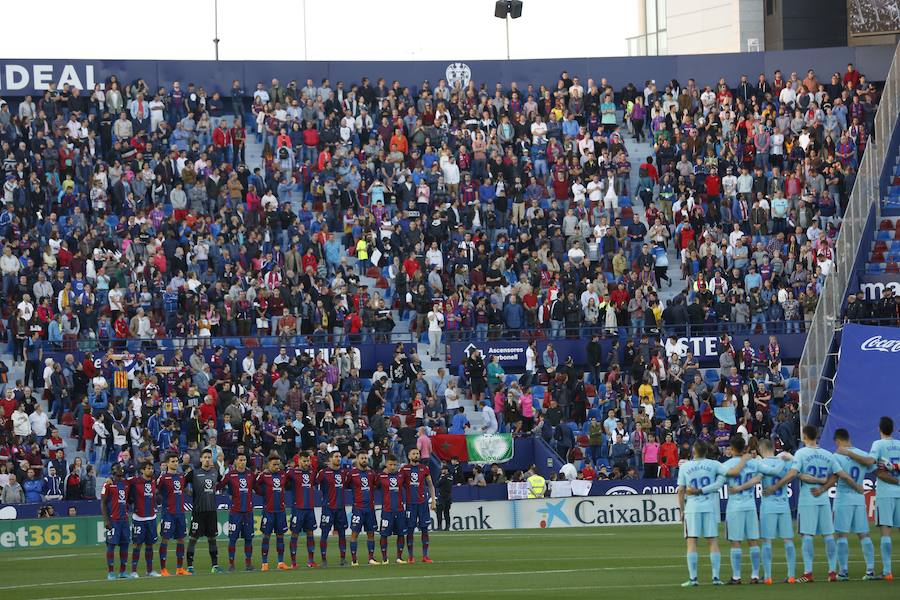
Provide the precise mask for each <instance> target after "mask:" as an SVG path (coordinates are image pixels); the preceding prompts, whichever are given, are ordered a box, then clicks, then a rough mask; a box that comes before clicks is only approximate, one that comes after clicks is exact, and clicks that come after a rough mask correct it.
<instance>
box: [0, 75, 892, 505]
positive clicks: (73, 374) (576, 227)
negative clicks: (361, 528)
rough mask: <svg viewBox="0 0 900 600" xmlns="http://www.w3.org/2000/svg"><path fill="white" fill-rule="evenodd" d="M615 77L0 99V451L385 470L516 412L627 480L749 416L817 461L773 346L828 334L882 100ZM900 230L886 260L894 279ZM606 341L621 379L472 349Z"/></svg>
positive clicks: (31, 465)
mask: <svg viewBox="0 0 900 600" xmlns="http://www.w3.org/2000/svg"><path fill="white" fill-rule="evenodd" d="M584 75H589V74H584ZM584 75H582V77H584ZM783 75H784V77H782V76H783ZM599 81H600V80H599V79H594V78H583V79H582V78H580V77H579V76H575V75H574V74H573V75H572V76H571V77H569V75H568V74H564V76H563V77H561V78H560V80H559V81H558V82H546V85H541V86H538V87H532V86H531V85H529V86H528V89H527V90H524V89H518V88H516V87H514V86H513V85H511V84H498V88H497V89H496V90H495V91H494V92H490V91H489V90H488V88H487V86H481V87H479V86H478V85H477V84H476V83H475V82H471V83H470V84H469V86H468V87H467V88H466V89H461V88H459V89H452V88H450V87H448V86H447V84H446V83H445V82H443V81H441V82H439V83H438V84H437V85H436V86H434V87H432V86H429V85H428V83H427V82H425V83H422V84H420V85H419V86H417V87H405V86H404V84H401V83H400V82H393V83H392V84H388V83H387V82H385V81H383V80H377V81H376V84H375V85H371V84H370V83H369V82H368V80H364V81H363V82H362V83H361V84H355V83H354V84H347V85H344V84H340V85H337V86H335V87H332V86H331V84H330V82H328V81H327V80H326V81H322V82H320V83H319V84H316V83H314V82H313V81H312V80H307V81H306V83H305V85H302V84H301V83H298V82H295V81H291V82H290V83H288V85H286V86H285V85H282V84H281V83H280V82H279V81H278V80H272V83H271V85H268V86H267V85H265V84H263V83H259V84H258V85H255V88H256V89H255V91H253V92H252V93H251V92H247V91H245V89H244V88H243V87H241V86H242V85H244V84H247V83H249V82H235V83H234V86H236V87H231V86H229V85H228V84H227V82H225V84H224V87H223V88H222V89H221V90H203V89H194V88H193V86H192V85H190V84H189V85H187V86H184V87H182V86H181V85H180V84H176V83H173V84H172V85H171V86H170V87H167V88H161V89H159V90H149V89H147V88H146V86H145V85H144V84H142V82H141V81H137V82H134V83H125V82H121V81H118V80H116V78H110V80H108V81H106V82H104V83H105V85H104V86H99V85H98V87H97V88H96V89H95V90H92V91H83V92H81V91H80V92H81V93H76V92H75V90H72V89H67V88H66V89H60V90H57V89H54V88H53V87H52V86H51V89H49V90H48V91H47V92H46V93H45V94H44V95H43V97H40V98H32V97H27V98H24V99H22V100H21V101H20V102H18V103H17V105H15V106H13V105H11V104H10V103H7V102H2V103H0V105H2V109H0V138H2V152H3V157H4V163H3V168H4V172H5V178H6V179H5V184H4V196H3V200H4V209H3V212H2V214H0V236H2V244H3V250H2V256H0V271H2V300H3V303H2V305H3V310H4V318H5V323H6V331H7V336H8V342H9V350H10V354H11V364H9V365H5V364H3V365H2V366H0V370H3V369H5V373H4V376H5V377H7V379H8V383H7V385H6V386H5V398H4V399H3V400H2V401H0V435H2V436H3V437H2V439H0V459H4V460H2V461H0V464H4V463H5V464H8V466H7V467H0V469H6V470H7V471H8V472H9V473H15V474H16V475H17V477H18V478H19V480H20V481H25V482H26V484H27V485H26V486H25V490H26V493H28V492H29V490H31V493H32V496H29V497H28V498H26V499H27V500H33V499H35V498H38V499H40V497H41V495H42V494H43V495H46V492H47V490H48V489H53V488H52V485H53V481H50V482H49V483H48V481H47V478H48V477H51V476H50V475H48V474H47V473H48V471H49V468H48V467H49V466H50V465H51V464H52V465H54V466H55V467H58V468H56V469H55V472H56V475H55V476H56V477H61V475H60V474H65V473H68V472H69V470H70V466H69V464H68V460H69V457H78V459H81V460H79V462H78V466H77V467H76V471H78V474H79V476H80V478H81V480H88V481H92V480H91V479H90V477H89V476H88V473H87V469H86V465H87V464H88V463H92V464H96V465H98V471H99V473H98V475H103V474H105V473H106V472H107V471H108V469H109V466H110V464H111V463H113V462H121V463H123V464H124V465H125V466H126V471H127V472H133V471H134V469H135V468H136V466H137V465H138V464H140V463H141V462H142V461H147V460H150V461H158V459H159V456H160V454H164V453H165V452H166V451H167V450H170V449H171V450H176V451H179V452H181V453H185V454H186V455H187V459H186V460H189V461H191V462H196V460H197V458H198V453H199V449H200V448H203V447H205V446H210V445H211V446H213V447H215V448H217V449H221V450H222V452H221V453H218V456H219V457H220V461H221V463H222V464H223V465H224V464H226V463H227V462H228V461H229V459H230V457H231V456H233V453H234V452H235V451H237V449H238V448H244V449H247V450H248V451H249V452H251V453H252V461H251V462H252V463H253V464H256V463H255V462H253V461H254V460H255V461H257V462H258V460H259V457H262V456H264V455H265V453H267V452H268V451H269V450H273V449H274V450H277V451H278V452H280V453H282V454H283V455H285V456H286V457H291V456H293V454H294V453H295V452H296V450H297V449H298V448H303V449H307V450H321V451H323V452H324V451H326V450H327V449H330V448H338V449H340V450H341V452H342V453H343V454H344V455H345V456H351V455H353V454H355V453H358V452H372V453H373V456H375V457H378V456H383V455H384V453H385V452H386V451H388V450H391V451H395V452H397V453H399V454H401V455H402V454H404V453H403V452H402V450H403V449H404V448H409V447H411V446H415V445H416V438H417V435H428V434H430V433H432V432H441V431H451V432H454V429H457V430H458V429H459V428H461V429H462V431H463V432H464V431H466V430H467V429H468V430H482V431H491V430H492V428H494V427H498V428H500V429H501V430H503V431H512V432H513V433H514V434H515V435H518V436H531V435H534V436H540V437H542V438H543V439H544V440H546V441H547V442H548V443H549V444H551V445H552V446H553V447H554V448H555V449H556V450H557V452H558V453H559V454H560V455H561V456H562V457H563V458H564V459H567V460H570V461H571V462H574V463H576V465H577V466H578V467H579V468H580V469H588V470H587V471H585V472H589V473H591V474H593V473H594V470H593V469H591V468H589V464H590V463H593V464H596V465H601V464H602V465H609V466H610V467H612V468H613V476H616V477H618V476H622V475H623V474H624V473H625V472H626V471H627V470H628V469H629V468H636V469H639V470H640V469H643V470H644V472H645V474H646V475H647V476H649V477H654V476H661V475H671V474H672V472H673V470H674V469H675V468H677V462H678V460H679V458H687V456H686V452H687V448H688V447H689V444H690V442H691V441H693V440H694V439H698V438H699V439H706V440H709V441H711V442H713V443H716V444H717V445H718V446H719V447H720V448H723V447H724V445H727V440H728V438H729V437H730V436H731V435H732V434H733V433H734V432H735V431H738V432H741V433H744V434H746V435H749V434H751V433H752V434H753V435H755V436H757V437H773V438H774V439H776V440H777V442H778V444H779V446H783V447H785V448H789V449H792V448H794V447H795V445H796V442H797V439H798V437H799V415H798V412H797V409H798V406H797V405H798V401H797V391H798V389H799V384H798V380H797V379H796V377H791V375H792V372H791V371H790V369H788V368H787V366H785V365H783V364H782V361H781V356H780V347H779V340H778V338H777V335H779V334H792V333H801V332H803V331H805V330H806V324H807V321H809V320H810V319H811V317H812V314H813V312H814V311H815V308H816V304H817V301H818V294H819V293H820V291H821V288H822V286H823V284H824V280H825V277H826V276H827V275H828V274H829V271H830V270H831V269H832V268H833V264H834V255H833V251H834V250H833V249H834V242H833V240H834V238H835V236H836V235H837V233H838V231H839V228H840V225H841V219H842V215H843V210H844V207H845V206H846V202H847V199H848V198H849V195H850V192H851V189H852V186H853V183H854V180H855V173H856V168H857V165H858V161H859V159H860V157H861V156H862V153H863V150H864V148H865V147H866V145H867V144H868V143H869V140H868V132H869V131H870V130H871V124H872V122H873V121H874V118H875V112H876V107H877V104H878V99H879V98H878V90H877V88H876V87H875V86H874V85H873V84H871V83H868V82H866V81H865V78H864V76H862V75H861V74H860V73H858V72H857V71H855V70H853V69H852V68H850V69H848V70H847V71H846V72H843V73H840V72H839V73H835V77H831V78H830V81H831V83H825V82H824V81H819V80H818V79H817V78H816V75H815V74H814V73H812V72H810V73H808V74H807V75H806V78H805V79H801V78H800V76H798V75H797V73H791V74H790V75H786V74H782V73H781V72H780V71H777V72H776V73H775V74H774V76H773V77H772V78H767V79H764V80H760V81H759V82H758V84H751V83H748V82H747V81H742V82H740V83H739V84H738V85H737V87H735V88H731V87H729V86H728V85H726V84H725V83H724V82H723V83H715V82H712V81H710V82H709V84H710V85H705V84H698V83H697V82H695V81H694V80H690V81H688V82H685V83H680V82H678V81H675V80H672V81H670V82H669V83H667V84H665V85H661V86H660V87H659V88H657V86H656V85H655V84H654V83H653V82H646V85H645V86H644V87H640V86H635V85H634V84H630V83H629V84H628V85H625V86H624V87H622V88H620V89H613V88H612V87H607V88H600V87H598V82H599ZM404 83H406V82H404ZM787 90H790V91H787ZM226 95H227V100H225V99H223V98H224V97H226ZM645 139H646V140H647V141H645ZM894 193H895V188H891V189H889V190H888V197H889V198H891V197H893V196H891V194H894ZM888 225H889V226H888ZM896 231H897V224H896V222H895V221H888V222H887V223H885V228H884V229H879V232H878V234H877V235H876V236H875V239H874V240H873V245H872V256H871V260H872V262H873V265H875V264H877V265H881V264H882V262H883V263H884V264H885V267H884V270H887V269H888V268H889V267H890V265H891V264H894V268H896V261H893V263H892V257H895V256H896V255H895V254H891V252H892V250H893V242H894V237H895V232H896ZM881 258H884V261H880V259H881ZM876 259H879V260H878V261H876ZM691 332H694V333H697V332H703V333H705V334H710V335H714V336H716V337H719V338H720V341H719V344H718V349H717V352H716V354H717V355H718V365H719V366H718V368H717V369H705V370H701V367H700V364H699V362H697V361H696V360H695V359H694V357H693V356H692V355H691V354H690V353H687V352H686V351H685V350H684V348H683V347H680V346H678V345H677V344H673V345H671V346H670V345H669V344H667V340H668V339H669V337H670V336H674V337H673V338H672V339H673V340H674V339H676V338H678V337H681V336H684V335H691ZM751 333H754V334H759V335H766V334H775V335H772V337H771V338H769V343H768V344H764V345H762V346H761V347H753V346H749V341H748V342H747V343H746V344H745V343H744V338H747V337H748V336H749V334H751ZM593 334H596V336H597V337H598V338H600V339H607V338H617V339H619V340H620V341H621V343H620V344H619V345H617V346H615V347H614V348H615V351H614V352H612V353H611V354H610V356H608V357H607V356H604V357H602V359H601V360H600V361H599V363H602V365H603V367H602V369H599V368H598V369H585V368H584V367H585V365H574V364H572V363H571V362H567V361H566V357H557V356H554V355H553V354H552V352H551V354H550V356H547V353H546V352H543V353H542V354H543V355H542V356H537V357H536V363H537V366H536V368H535V369H534V372H532V373H531V375H532V376H533V377H530V376H528V373H526V374H524V376H523V377H518V376H512V377H510V376H509V375H507V374H506V373H502V372H499V373H498V371H497V368H496V367H491V365H490V364H487V365H486V364H485V359H484V358H482V357H480V356H479V355H478V354H477V353H473V354H472V355H471V356H469V357H468V358H467V359H466V360H465V361H464V362H462V363H461V364H460V365H458V366H457V365H447V363H446V348H445V344H446V343H448V342H451V341H454V340H474V341H486V340H499V339H503V338H513V339H519V338H521V339H527V340H531V339H534V340H544V341H546V340H553V339H582V340H585V343H587V340H588V339H589V338H591V337H592V335H593ZM732 338H734V341H732ZM629 341H630V342H634V343H629ZM391 344H398V347H397V348H396V350H394V348H393V347H391V348H389V349H388V351H387V353H386V354H385V355H384V356H385V358H384V359H379V360H378V361H373V360H371V359H370V357H371V356H374V353H375V352H376V348H377V347H378V346H379V345H380V346H384V345H391ZM281 347H283V348H285V350H286V351H285V352H284V353H281V352H280V351H279V348H281ZM323 347H328V348H331V349H335V350H336V351H333V352H331V351H326V350H324V349H323ZM308 348H312V349H313V350H312V352H311V353H307V352H305V351H303V350H305V349H308ZM295 349H298V350H300V351H299V352H294V350H295ZM341 349H345V350H346V351H341ZM370 353H372V354H370ZM362 354H365V357H363V356H362ZM379 356H381V355H379ZM586 370H590V371H591V373H590V374H589V375H588V376H587V377H585V376H584V375H583V373H584V372H585V371H586ZM451 375H452V377H451ZM517 375H518V374H517ZM451 380H452V381H453V383H452V384H451V383H450V381H451ZM454 385H456V386H457V387H453V386H454ZM386 386H387V387H386ZM450 389H453V390H456V389H462V390H463V394H462V397H460V394H459V392H457V391H453V392H450V391H449V390H450ZM485 392H487V393H486V394H485ZM44 401H46V407H45V408H42V409H38V408H37V406H38V405H40V404H41V403H42V402H44ZM460 406H461V407H462V408H463V409H464V412H463V413H462V415H463V418H461V419H459V418H457V417H458V416H459V415H458V414H454V412H455V410H454V409H456V408H457V407H460ZM722 409H725V410H724V411H722ZM728 409H732V410H731V411H729V410H728ZM609 411H612V415H613V416H612V417H610V416H609V414H610V412H609ZM488 412H491V413H493V415H494V417H495V419H494V421H493V423H494V425H492V421H491V419H490V418H483V415H485V414H487V413H488ZM729 412H730V413H731V415H730V418H729V417H728V415H729ZM725 421H730V424H729V423H726V422H725ZM419 427H425V429H424V430H421V433H419V432H418V431H417V428H419ZM650 433H652V434H653V439H655V440H657V441H653V439H651V438H650V435H649V434H650ZM618 435H622V438H621V440H618V438H617V436H618ZM723 441H724V444H723ZM623 445H624V447H623ZM375 446H379V447H380V450H379V452H377V453H375V452H373V450H372V449H373V447H375ZM82 457H84V458H83V459H82ZM645 459H647V460H646V461H645ZM645 462H646V463H647V464H645ZM73 464H75V463H73ZM372 464H373V466H375V467H376V468H379V467H380V464H379V463H378V462H377V459H376V460H375V462H373V463H372ZM82 469H84V470H83V471H82ZM0 472H2V471H0ZM591 476H594V475H591ZM38 482H39V483H40V487H41V490H40V491H37V490H38V487H39V486H38ZM48 486H49V487H48ZM63 487H65V486H63ZM82 487H83V488H84V489H82V490H78V491H76V490H71V491H70V490H68V489H65V490H64V494H65V495H66V496H67V497H68V496H69V494H70V493H71V494H73V497H74V496H75V495H77V494H81V496H83V497H94V494H95V492H96V488H95V489H89V488H90V487H91V486H90V484H89V485H87V486H82ZM33 494H37V496H34V495H33Z"/></svg>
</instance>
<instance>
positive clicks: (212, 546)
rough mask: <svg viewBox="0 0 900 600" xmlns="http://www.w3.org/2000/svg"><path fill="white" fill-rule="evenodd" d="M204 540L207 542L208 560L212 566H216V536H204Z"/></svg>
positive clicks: (217, 557)
mask: <svg viewBox="0 0 900 600" xmlns="http://www.w3.org/2000/svg"><path fill="white" fill-rule="evenodd" d="M206 542H207V544H209V560H210V562H211V563H212V566H214V567H217V566H219V546H218V544H216V538H214V537H210V538H206Z"/></svg>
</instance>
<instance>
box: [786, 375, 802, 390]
mask: <svg viewBox="0 0 900 600" xmlns="http://www.w3.org/2000/svg"><path fill="white" fill-rule="evenodd" d="M784 389H785V391H787V392H799V391H800V379H799V378H798V377H791V378H789V379H788V380H787V381H786V382H785V386H784Z"/></svg>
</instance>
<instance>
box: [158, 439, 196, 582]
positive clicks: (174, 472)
mask: <svg viewBox="0 0 900 600" xmlns="http://www.w3.org/2000/svg"><path fill="white" fill-rule="evenodd" d="M163 463H164V464H165V465H166V472H165V473H163V474H162V475H160V476H159V479H157V480H156V489H158V490H159V496H160V498H161V499H162V529H161V530H160V536H161V537H162V541H161V542H160V543H159V568H160V571H159V574H160V575H162V576H163V577H168V576H169V570H168V569H166V560H167V558H168V555H169V540H175V541H176V545H175V558H176V560H177V568H176V569H175V574H176V575H191V573H188V571H187V569H185V568H183V567H184V534H185V532H186V531H187V526H186V524H185V520H184V492H185V483H184V475H181V474H179V473H178V455H177V454H176V453H174V452H169V453H167V454H166V455H165V457H164V458H163Z"/></svg>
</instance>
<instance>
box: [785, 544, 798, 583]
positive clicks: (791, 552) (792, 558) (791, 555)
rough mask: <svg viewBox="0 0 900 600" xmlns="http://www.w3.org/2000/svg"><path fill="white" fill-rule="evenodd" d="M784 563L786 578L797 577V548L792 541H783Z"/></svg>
mask: <svg viewBox="0 0 900 600" xmlns="http://www.w3.org/2000/svg"><path fill="white" fill-rule="evenodd" d="M784 561H785V562H786V563H787V576H788V578H792V577H796V576H797V548H796V547H794V540H784Z"/></svg>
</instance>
